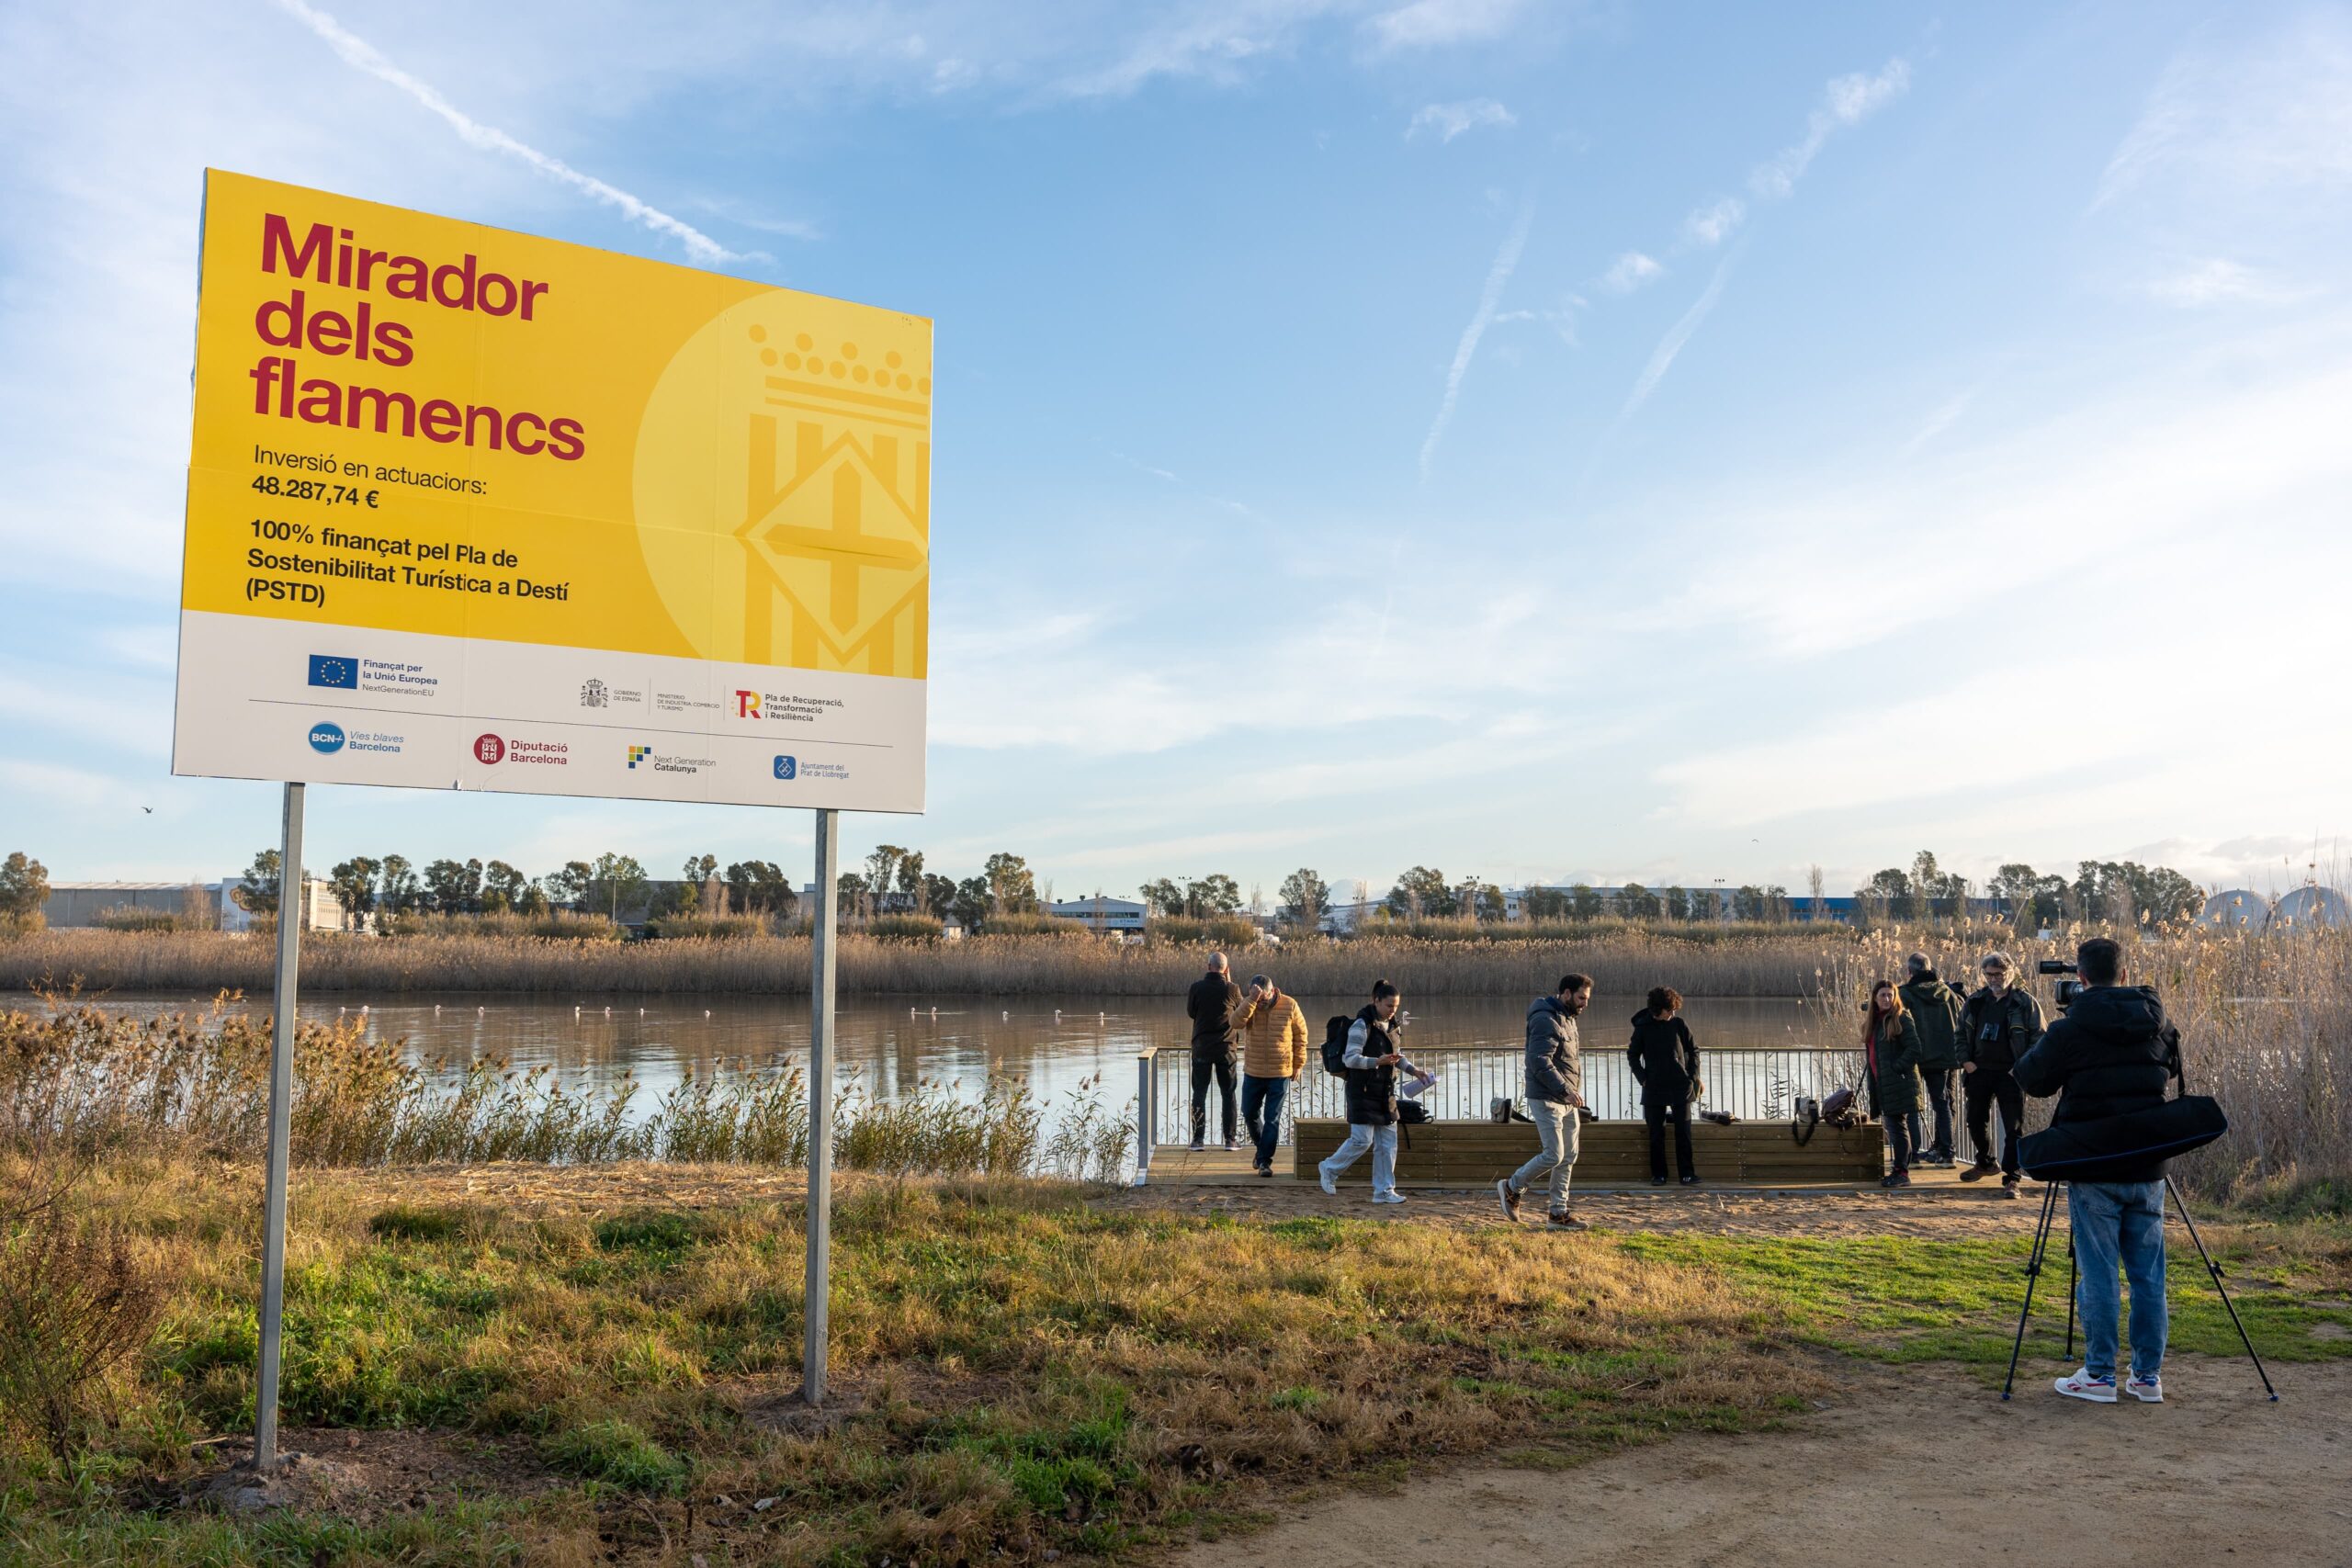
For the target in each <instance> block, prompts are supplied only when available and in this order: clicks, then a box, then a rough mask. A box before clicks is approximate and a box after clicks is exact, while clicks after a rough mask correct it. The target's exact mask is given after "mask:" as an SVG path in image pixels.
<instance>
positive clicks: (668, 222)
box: [277, 0, 764, 263]
mask: <svg viewBox="0 0 2352 1568" xmlns="http://www.w3.org/2000/svg"><path fill="white" fill-rule="evenodd" d="M277 4H278V6H280V8H282V9H283V10H285V11H286V13H287V14H288V15H289V16H291V17H295V18H296V19H297V20H299V21H300V22H301V24H302V25H303V26H304V27H307V28H310V29H311V31H312V32H314V33H316V34H318V35H319V37H320V38H322V39H324V40H326V43H327V46H328V47H329V48H331V49H333V50H334V51H335V53H336V54H337V55H339V56H340V57H341V58H342V60H343V62H344V63H345V64H346V65H349V66H351V67H352V68H353V69H354V70H357V71H364V72H366V73H368V75H370V76H373V77H375V78H377V79H378V80H379V81H381V82H386V83H389V84H390V85H392V86H394V87H397V88H399V89H400V90H401V92H403V93H406V94H407V95H408V96H410V97H412V98H414V99H415V100H416V101H417V102H418V103H420V104H422V105H424V107H426V108H428V109H431V110H432V111H433V112H434V113H435V114H436V115H439V116H440V117H441V118H443V119H445V120H447V122H448V123H449V128H450V129H451V130H455V131H456V132H457V133H458V135H459V136H461V137H463V138H464V139H465V140H466V141H468V142H469V144H471V145H473V146H476V147H480V148H482V149H483V150H485V151H487V152H503V153H505V154H507V155H508V156H509V157H513V158H519V159H521V160H522V161H523V162H524V163H526V164H529V165H531V167H533V168H535V169H537V170H538V171H539V172H540V173H541V174H543V175H548V177H549V178H551V179H555V180H560V181H561V182H562V183H563V184H565V185H568V186H571V187H572V188H573V189H575V190H578V191H581V192H582V193H584V194H585V195H587V196H589V197H594V199H595V200H597V201H600V202H602V203H604V204H605V206H607V207H611V208H615V209H618V210H619V212H620V213H621V215H622V216H623V217H625V218H627V219H628V220H629V221H630V222H632V223H636V224H639V225H640V226H641V227H643V228H646V229H650V230H651V231H653V232H655V233H657V234H665V235H668V236H669V237H670V238H672V239H673V240H676V241H678V242H679V243H682V244H683V245H684V246H685V248H686V254H687V255H688V256H690V257H692V258H693V259H694V260H695V261H698V262H705V263H711V262H735V261H752V260H759V259H764V258H760V257H756V256H753V255H752V254H750V253H748V252H741V251H730V250H729V249H728V248H727V247H726V246H724V245H722V244H720V243H718V241H716V240H714V239H712V238H711V237H710V236H709V235H707V234H706V233H704V232H703V231H701V230H699V229H697V228H695V226H694V225H693V224H691V223H687V222H685V221H684V220H680V219H677V218H673V217H672V216H671V215H670V214H668V213H666V212H664V211H662V209H660V208H658V207H654V206H652V205H650V203H648V202H646V201H643V200H641V199H640V198H639V197H634V196H631V195H630V194H629V193H628V191H625V190H623V189H621V188H620V187H619V186H614V185H607V184H606V183H605V181H603V180H600V179H598V178H596V177H595V176H594V175H583V174H582V173H581V172H580V171H579V170H577V169H575V168H573V167H572V166H571V164H567V163H565V162H564V161H563V160H562V159H560V158H557V157H554V156H552V155H550V154H548V153H546V152H540V151H539V150H538V149H537V148H536V147H532V146H529V145H527V144H526V143H524V142H521V141H516V140H515V138H514V137H512V136H509V135H507V134H506V132H504V131H503V130H499V129H498V128H497V127H495V126H490V125H484V124H482V123H481V121H480V120H477V119H475V118H472V117H471V116H470V115H468V114H466V113H465V112H464V111H463V110H461V109H459V108H458V107H457V106H456V105H455V104H452V103H451V102H449V100H448V99H447V98H445V97H443V96H441V95H440V94H439V93H438V92H436V91H435V90H434V89H433V87H432V86H431V85H428V84H426V83H424V82H420V81H418V80H417V79H416V78H415V77H413V76H412V75H410V74H409V73H407V72H405V71H403V70H401V68H400V67H399V66H397V65H395V64H393V63H392V62H390V60H387V59H386V58H385V57H384V56H383V54H382V53H381V52H380V51H378V49H377V48H376V46H375V45H373V44H371V43H369V42H368V40H367V39H363V38H360V37H358V36H357V35H356V34H355V33H352V32H349V31H347V30H346V29H345V28H344V27H343V26H342V24H340V23H338V22H337V21H336V20H335V19H334V17H330V16H328V15H327V14H326V13H325V12H324V11H321V10H318V9H317V8H315V7H313V6H308V5H305V4H304V3H303V0H277Z"/></svg>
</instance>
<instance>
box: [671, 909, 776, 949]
mask: <svg viewBox="0 0 2352 1568" xmlns="http://www.w3.org/2000/svg"><path fill="white" fill-rule="evenodd" d="M646 930H647V931H650V933H652V934H653V935H654V936H656V937H659V938H660V939H661V940H662V941H664V942H680V941H701V942H740V941H742V940H745V939H747V938H750V937H756V936H765V935H767V934H768V922H767V920H766V919H765V918H763V917H762V916H759V915H705V914H700V913H695V914H684V915H663V916H662V918H661V919H657V920H653V921H651V922H650V923H649V924H648V925H647V927H646Z"/></svg>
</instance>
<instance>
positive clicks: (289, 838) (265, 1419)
mask: <svg viewBox="0 0 2352 1568" xmlns="http://www.w3.org/2000/svg"><path fill="white" fill-rule="evenodd" d="M281 840H282V841H281V842H280V844H279V846H278V852H277V853H278V861H277V989H276V990H275V991H274V992H273V993H272V996H271V999H270V1031H269V1156H268V1161H267V1172H266V1177H265V1180H266V1185H267V1195H266V1197H265V1198H264V1199H263V1201H262V1232H261V1368H260V1374H259V1377H258V1379H257V1381H256V1382H255V1385H254V1469H255V1470H257V1471H265V1472H266V1471H268V1470H270V1469H271V1468H273V1467H274V1466H275V1465H276V1464H277V1355H278V1342H279V1340H280V1339H281V1338H282V1337H284V1329H285V1294H286V1160H287V1122H288V1120H289V1119H290V1118H291V1116H292V1114H293V1109H294V1028H295V1021H294V977H295V970H296V967H297V965H298V964H299V963H300V958H301V951H302V786H301V785H300V784H288V785H287V786H286V818H285V830H284V833H283V834H282V835H281Z"/></svg>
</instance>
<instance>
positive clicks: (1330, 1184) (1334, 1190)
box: [1315, 1170, 1340, 1198]
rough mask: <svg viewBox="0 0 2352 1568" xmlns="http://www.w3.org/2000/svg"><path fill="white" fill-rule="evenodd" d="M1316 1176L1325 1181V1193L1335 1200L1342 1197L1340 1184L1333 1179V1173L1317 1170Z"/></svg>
mask: <svg viewBox="0 0 2352 1568" xmlns="http://www.w3.org/2000/svg"><path fill="white" fill-rule="evenodd" d="M1315 1174H1316V1175H1317V1176H1319V1177H1321V1178H1322V1179H1323V1190H1324V1191H1326V1192H1329V1194H1330V1195H1331V1196H1332V1197H1334V1198H1337V1197H1338V1196H1339V1195H1340V1184H1339V1183H1338V1182H1336V1181H1334V1180H1332V1179H1331V1173H1330V1172H1329V1171H1328V1170H1317V1172H1316V1173H1315Z"/></svg>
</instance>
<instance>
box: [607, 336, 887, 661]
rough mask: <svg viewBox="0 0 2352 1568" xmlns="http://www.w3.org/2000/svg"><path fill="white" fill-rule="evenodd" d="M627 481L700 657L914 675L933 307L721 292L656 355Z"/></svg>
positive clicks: (647, 542)
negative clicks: (926, 313) (664, 353)
mask: <svg viewBox="0 0 2352 1568" xmlns="http://www.w3.org/2000/svg"><path fill="white" fill-rule="evenodd" d="M714 372H715V373H714ZM713 473H716V474H718V476H719V479H718V482H717V484H716V485H714V484H713V482H712V479H711V475H712V474H713ZM632 484H633V488H634V491H635V504H636V520H637V535H638V543H639V548H640V549H641V551H642V552H643V554H644V557H645V561H646V566H647V569H648V571H649V572H650V575H651V577H652V579H653V581H654V584H655V587H656V588H657V590H658V591H659V592H660V593H661V595H662V604H663V605H664V606H665V607H666V608H667V609H668V610H669V612H670V615H671V618H672V619H673V621H674V622H675V623H676V624H677V626H678V629H679V630H680V632H681V633H683V634H684V637H685V638H686V640H687V641H688V642H689V643H691V644H693V645H695V651H696V652H697V653H699V654H700V655H701V656H702V657H704V658H706V659H724V660H739V661H741V662H745V663H751V664H772V665H786V666H790V667H793V668H797V669H803V670H843V671H855V672H858V673H862V674H870V675H901V676H910V677H914V678H916V679H921V678H922V676H923V675H924V673H925V671H926V669H927V666H928V663H929V659H930V618H931V616H930V556H931V323H930V322H928V321H923V320H922V319H921V318H920V317H914V316H898V315H891V314H888V313H887V312H883V311H879V310H866V309H864V308H861V307H854V306H849V305H843V304H841V303H839V302H837V301H832V300H824V299H810V298H808V297H806V296H802V295H797V294H790V293H786V292H784V291H781V290H777V291H773V292H768V293H763V294H758V295H754V296H752V298H751V299H746V300H743V301H742V302H741V303H739V304H736V305H733V306H730V307H729V308H728V309H727V310H724V311H722V312H721V313H720V314H719V315H718V317H717V318H715V319H714V320H712V321H709V322H708V323H707V324H706V325H705V326H704V327H703V328H702V329H701V330H700V331H699V332H698V333H695V336H694V337H693V338H691V339H689V340H688V341H687V343H686V344H684V346H683V347H681V348H680V349H679V350H678V352H677V354H676V355H675V356H674V357H673V359H672V360H671V363H670V366H669V367H668V369H666V370H665V371H664V372H663V373H662V378H661V380H660V382H659V383H658V384H657V385H656V387H655V389H654V390H653V394H652V397H651V399H650V400H649V401H648V403H647V405H646V410H645V415H644V418H643V420H642V421H641V422H640V423H639V430H638V438H637V451H636V458H635V467H634V469H633V472H632Z"/></svg>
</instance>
